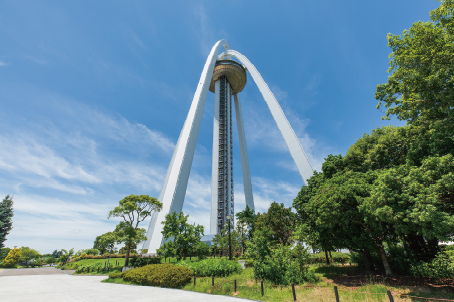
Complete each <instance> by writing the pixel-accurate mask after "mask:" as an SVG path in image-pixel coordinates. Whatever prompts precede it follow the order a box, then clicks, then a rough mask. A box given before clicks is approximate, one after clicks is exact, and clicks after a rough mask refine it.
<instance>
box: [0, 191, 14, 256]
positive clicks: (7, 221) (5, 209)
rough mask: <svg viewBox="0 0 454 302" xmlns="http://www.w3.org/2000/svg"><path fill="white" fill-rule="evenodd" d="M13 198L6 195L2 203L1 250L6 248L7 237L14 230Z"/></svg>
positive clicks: (0, 213)
mask: <svg viewBox="0 0 454 302" xmlns="http://www.w3.org/2000/svg"><path fill="white" fill-rule="evenodd" d="M13 215H14V213H13V197H12V196H10V195H6V197H5V198H4V199H3V200H2V201H1V202H0V249H1V248H3V247H4V245H3V242H5V240H6V235H8V234H9V232H10V231H11V229H12V228H13V220H12V217H13Z"/></svg>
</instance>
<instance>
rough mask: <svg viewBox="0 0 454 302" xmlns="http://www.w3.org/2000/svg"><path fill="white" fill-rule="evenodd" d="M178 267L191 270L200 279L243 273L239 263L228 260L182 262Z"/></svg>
mask: <svg viewBox="0 0 454 302" xmlns="http://www.w3.org/2000/svg"><path fill="white" fill-rule="evenodd" d="M177 265H179V266H184V267H187V268H189V269H191V270H192V271H193V272H194V274H195V275H196V276H198V277H212V276H214V277H224V276H229V275H231V274H233V273H241V272H242V271H243V268H242V267H241V264H240V263H239V262H238V261H230V260H226V259H205V260H201V261H195V262H190V261H180V262H178V263H177Z"/></svg>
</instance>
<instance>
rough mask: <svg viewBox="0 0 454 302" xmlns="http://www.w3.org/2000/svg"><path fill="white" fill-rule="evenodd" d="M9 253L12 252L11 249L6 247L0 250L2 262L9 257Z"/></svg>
mask: <svg viewBox="0 0 454 302" xmlns="http://www.w3.org/2000/svg"><path fill="white" fill-rule="evenodd" d="M9 251H11V249H10V248H9V247H4V248H2V249H0V260H3V259H5V258H6V255H8V253H9Z"/></svg>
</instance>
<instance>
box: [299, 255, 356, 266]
mask: <svg viewBox="0 0 454 302" xmlns="http://www.w3.org/2000/svg"><path fill="white" fill-rule="evenodd" d="M331 256H332V257H330V260H331V261H332V262H334V263H340V264H345V263H349V262H350V260H351V254H345V253H334V252H333V253H332V255H331ZM307 261H308V263H309V264H322V263H325V262H326V258H325V253H318V254H311V255H309V258H308V259H307ZM355 263H356V262H355Z"/></svg>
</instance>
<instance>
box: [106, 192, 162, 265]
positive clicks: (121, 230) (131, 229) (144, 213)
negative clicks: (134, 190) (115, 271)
mask: <svg viewBox="0 0 454 302" xmlns="http://www.w3.org/2000/svg"><path fill="white" fill-rule="evenodd" d="M161 209H162V203H161V202H159V201H158V200H157V199H156V198H154V197H150V196H148V195H133V194H131V195H128V196H126V197H125V198H123V199H122V200H120V204H119V206H117V207H115V208H114V209H113V210H112V211H110V212H109V216H108V218H110V217H121V218H123V220H124V221H122V222H120V223H119V224H118V225H117V227H116V229H115V233H116V234H117V238H116V241H117V243H121V242H124V243H125V245H126V246H127V250H126V262H125V265H126V266H127V265H128V262H129V251H130V249H131V245H132V244H138V243H139V242H141V241H144V240H146V236H145V233H146V230H145V229H142V228H139V223H140V222H142V221H144V220H145V219H146V218H147V217H148V216H150V215H152V214H153V213H154V212H159V211H160V210H161Z"/></svg>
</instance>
